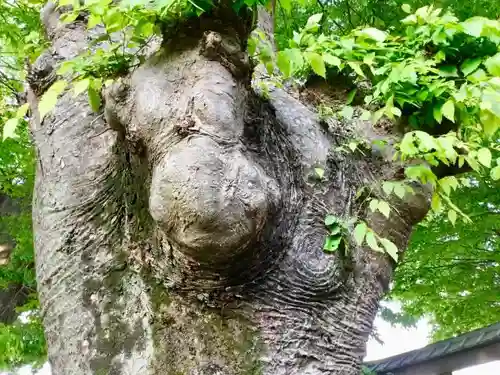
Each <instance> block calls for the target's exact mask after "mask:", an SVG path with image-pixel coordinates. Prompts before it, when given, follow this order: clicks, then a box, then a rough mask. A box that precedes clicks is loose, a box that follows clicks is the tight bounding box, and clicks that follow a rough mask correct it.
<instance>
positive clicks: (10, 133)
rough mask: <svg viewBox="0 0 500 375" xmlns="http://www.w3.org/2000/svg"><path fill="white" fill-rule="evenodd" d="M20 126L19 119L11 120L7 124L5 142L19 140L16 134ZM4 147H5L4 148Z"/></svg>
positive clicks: (4, 133)
mask: <svg viewBox="0 0 500 375" xmlns="http://www.w3.org/2000/svg"><path fill="white" fill-rule="evenodd" d="M18 125H19V119H18V118H11V119H8V120H7V121H6V122H5V125H4V126H3V140H4V141H5V140H6V139H7V138H17V137H18V135H17V134H16V129H17V126H18ZM2 147H3V146H2Z"/></svg>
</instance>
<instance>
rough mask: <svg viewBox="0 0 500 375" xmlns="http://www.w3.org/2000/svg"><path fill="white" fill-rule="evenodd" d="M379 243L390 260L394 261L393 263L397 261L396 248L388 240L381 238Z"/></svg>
mask: <svg viewBox="0 0 500 375" xmlns="http://www.w3.org/2000/svg"><path fill="white" fill-rule="evenodd" d="M380 243H381V244H382V246H383V247H384V250H385V252H386V253H387V254H389V255H390V257H391V258H392V259H394V261H395V262H397V261H398V255H399V254H398V247H397V246H396V245H395V244H394V242H392V241H391V240H388V239H387V238H381V239H380Z"/></svg>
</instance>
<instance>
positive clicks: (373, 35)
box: [359, 27, 387, 42]
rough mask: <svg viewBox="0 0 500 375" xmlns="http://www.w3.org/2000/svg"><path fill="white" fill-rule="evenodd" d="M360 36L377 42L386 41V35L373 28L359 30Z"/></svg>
mask: <svg viewBox="0 0 500 375" xmlns="http://www.w3.org/2000/svg"><path fill="white" fill-rule="evenodd" d="M359 33H360V35H362V36H365V37H368V38H370V39H373V40H375V41H377V42H383V41H384V40H386V39H387V33H386V32H384V31H382V30H379V29H376V28H374V27H367V28H366V29H363V30H361V31H360V32H359Z"/></svg>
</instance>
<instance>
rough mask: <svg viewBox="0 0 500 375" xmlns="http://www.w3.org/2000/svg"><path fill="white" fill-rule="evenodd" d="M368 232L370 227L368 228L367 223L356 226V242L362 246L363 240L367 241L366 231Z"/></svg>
mask: <svg viewBox="0 0 500 375" xmlns="http://www.w3.org/2000/svg"><path fill="white" fill-rule="evenodd" d="M367 230H368V227H367V226H366V223H363V222H361V223H359V224H358V225H356V227H355V228H354V240H355V241H356V243H357V244H358V245H359V246H361V245H362V244H363V240H364V239H365V235H366V231H367Z"/></svg>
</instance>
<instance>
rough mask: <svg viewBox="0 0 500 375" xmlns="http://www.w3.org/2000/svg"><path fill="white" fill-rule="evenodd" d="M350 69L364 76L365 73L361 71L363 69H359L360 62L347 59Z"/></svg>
mask: <svg viewBox="0 0 500 375" xmlns="http://www.w3.org/2000/svg"><path fill="white" fill-rule="evenodd" d="M347 64H348V65H349V66H350V67H351V69H352V70H354V71H355V72H356V73H357V74H358V75H359V76H361V77H363V78H365V73H363V70H362V69H361V64H360V63H358V62H356V61H349V62H348V63H347Z"/></svg>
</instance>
